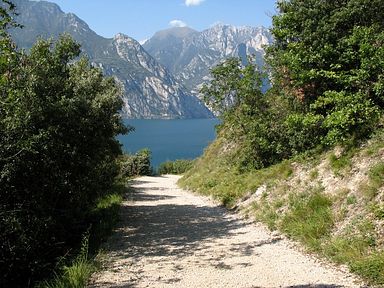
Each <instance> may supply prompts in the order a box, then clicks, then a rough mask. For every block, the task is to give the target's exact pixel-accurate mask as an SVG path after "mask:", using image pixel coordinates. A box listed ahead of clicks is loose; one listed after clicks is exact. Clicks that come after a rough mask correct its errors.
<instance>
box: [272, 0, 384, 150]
mask: <svg viewBox="0 0 384 288" xmlns="http://www.w3.org/2000/svg"><path fill="white" fill-rule="evenodd" d="M278 7H279V9H280V14H278V15H276V16H274V17H273V28H272V33H273V35H274V37H275V43H274V44H273V45H272V46H271V47H270V48H268V52H267V58H268V62H269V65H270V68H271V72H272V75H273V79H274V89H275V90H276V91H283V94H284V97H287V98H290V99H294V100H292V101H296V102H297V104H296V106H295V107H294V110H293V111H292V112H293V113H299V115H301V119H300V118H297V117H296V118H294V120H295V121H292V119H290V118H292V116H290V117H289V119H288V122H287V124H288V131H289V133H290V134H291V135H292V136H293V139H295V142H296V143H299V144H300V143H306V142H307V141H313V142H312V143H313V145H316V144H319V143H322V144H325V145H334V144H336V143H340V142H345V141H348V140H349V139H350V138H351V137H357V138H361V137H366V136H367V135H369V133H370V132H371V131H372V130H373V129H375V127H376V125H377V121H378V119H379V115H381V113H382V109H383V104H384V102H383V99H384V98H383V95H384V89H383V88H384V85H383V79H384V60H383V59H384V57H383V55H384V45H383V43H384V42H383V40H384V32H383V28H384V21H383V17H382V13H381V12H380V11H382V9H384V2H383V1H380V0H375V1H367V0H343V1H315V0H310V1H305V2H303V1H300V0H292V1H280V2H278ZM295 111H296V112H295ZM308 124H309V126H308ZM303 128H304V130H303ZM316 128H317V129H316ZM292 136H290V137H289V138H290V140H291V138H292ZM306 136H307V138H306ZM314 136H315V137H314ZM298 137H299V138H298ZM297 138H298V139H297ZM308 138H309V139H310V140H308ZM305 146H308V145H305Z"/></svg>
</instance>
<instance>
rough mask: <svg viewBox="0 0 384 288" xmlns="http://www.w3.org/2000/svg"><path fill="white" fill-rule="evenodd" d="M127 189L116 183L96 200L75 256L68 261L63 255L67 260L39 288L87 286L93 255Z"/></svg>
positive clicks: (94, 266) (94, 265)
mask: <svg viewBox="0 0 384 288" xmlns="http://www.w3.org/2000/svg"><path fill="white" fill-rule="evenodd" d="M126 189H127V188H126V187H124V186H123V185H116V186H115V188H114V191H112V192H111V193H110V194H108V195H105V196H104V197H102V198H100V199H99V200H98V201H97V203H96V205H95V208H94V209H93V211H92V212H91V215H90V218H91V219H92V226H91V227H90V229H89V231H88V232H87V233H86V234H85V235H84V237H83V241H82V243H81V247H80V249H79V251H78V253H77V255H76V257H74V258H73V259H72V260H71V261H68V259H63V260H62V261H61V263H63V262H68V264H61V265H59V266H60V268H59V270H58V272H56V273H55V275H54V277H53V279H51V280H49V281H44V282H42V283H40V284H39V285H38V286H37V287H38V288H84V287H86V285H87V282H88V280H89V278H90V276H91V275H92V273H93V272H95V271H96V270H97V263H96V261H95V260H94V256H95V255H96V254H97V253H98V250H99V248H100V245H101V244H102V243H103V242H104V241H105V240H106V239H107V238H108V236H109V235H110V234H111V232H112V230H113V227H115V225H116V223H117V221H118V220H119V207H120V204H121V202H122V201H123V197H122V195H123V194H124V193H125V192H126Z"/></svg>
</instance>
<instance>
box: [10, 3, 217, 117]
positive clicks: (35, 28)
mask: <svg viewBox="0 0 384 288" xmlns="http://www.w3.org/2000/svg"><path fill="white" fill-rule="evenodd" d="M13 2H14V3H15V4H16V6H17V12H18V13H19V16H18V17H17V18H16V21H17V22H19V23H21V24H22V25H24V28H23V29H15V30H13V31H11V34H12V36H13V38H14V40H15V42H16V43H17V44H18V46H19V47H21V48H25V49H29V48H30V47H31V46H32V45H33V43H34V42H35V41H36V39H37V38H38V37H43V38H49V37H53V38H57V36H58V35H60V34H62V33H64V32H66V33H69V34H70V35H72V37H73V38H74V39H76V40H77V41H78V42H79V43H80V44H81V45H82V49H83V51H84V53H85V54H87V55H88V57H89V59H90V61H91V62H92V63H93V65H96V66H98V67H100V68H102V69H103V71H104V73H105V74H106V75H110V76H114V77H115V78H116V79H117V80H118V81H119V82H120V83H121V84H122V85H123V87H124V91H125V93H124V97H123V100H124V109H123V112H124V115H125V116H126V117H128V118H167V119H168V118H207V117H212V113H211V112H210V111H209V110H208V109H207V108H206V107H205V106H204V105H203V104H202V103H201V102H200V100H199V99H197V98H196V97H195V96H193V95H192V94H191V93H190V92H188V90H187V89H185V88H184V87H183V85H181V84H180V82H179V81H178V80H177V79H175V77H173V76H172V74H170V73H169V72H168V71H167V69H166V68H165V67H164V66H163V65H161V64H160V63H159V62H157V61H156V60H155V59H154V58H153V57H152V56H150V55H149V54H148V53H147V52H146V51H145V50H144V49H143V47H142V46H141V45H140V44H139V43H138V42H137V41H136V40H134V39H132V38H130V37H128V36H126V35H123V34H117V35H116V36H115V37H114V38H113V39H107V38H103V37H101V36H99V35H97V34H96V33H95V32H94V31H92V30H91V29H90V28H89V26H88V25H87V24H86V23H85V22H84V21H82V20H81V19H80V18H78V17H77V16H76V15H75V14H72V13H64V12H63V11H62V10H61V9H60V7H59V6H58V5H56V4H53V3H50V2H46V1H28V0H14V1H13Z"/></svg>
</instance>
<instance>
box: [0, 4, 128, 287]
mask: <svg viewBox="0 0 384 288" xmlns="http://www.w3.org/2000/svg"><path fill="white" fill-rule="evenodd" d="M6 3H8V1H4V0H3V1H2V7H6V6H4V5H6ZM7 16H8V14H7V10H6V9H5V8H4V9H3V8H2V9H1V10H0V17H1V23H2V25H1V27H0V29H2V30H1V33H0V34H1V35H0V49H1V52H2V53H1V54H0V85H1V91H2V93H1V101H0V198H1V203H0V259H1V261H0V271H1V275H0V277H1V278H0V286H3V287H18V286H22V287H25V286H27V285H29V284H28V283H33V282H34V281H35V280H37V279H41V278H43V277H45V276H47V275H49V273H50V272H51V270H52V269H53V268H54V267H55V265H56V261H57V259H58V257H60V256H62V255H65V254H67V253H68V252H69V251H71V250H72V249H73V247H76V245H78V243H80V241H81V235H83V233H84V232H85V231H86V230H87V229H88V227H89V223H90V222H89V218H88V217H89V214H90V212H91V210H92V208H93V207H94V205H95V203H96V201H97V199H99V198H100V197H102V196H103V195H105V194H106V193H107V191H108V190H109V189H110V188H111V187H112V185H113V183H114V181H115V177H116V176H117V174H118V165H117V163H116V161H115V160H116V158H117V156H119V155H120V154H121V150H120V145H119V143H118V142H117V140H116V139H115V137H116V136H117V135H118V134H121V133H125V132H127V129H126V128H125V127H124V126H123V124H122V121H121V118H120V115H119V113H118V112H119V110H120V109H121V105H122V100H121V98H120V94H121V89H120V87H119V86H118V84H117V83H116V82H115V81H114V79H113V78H105V77H104V76H103V74H102V72H101V70H99V69H97V68H93V67H92V66H91V65H90V64H89V62H88V61H87V60H86V59H85V58H81V59H79V58H78V57H79V55H80V46H79V45H78V44H77V43H76V42H74V40H72V39H71V38H70V37H69V36H68V35H63V36H61V37H60V39H59V40H58V41H57V42H56V43H53V42H51V41H46V40H39V41H38V42H37V43H36V44H35V45H34V46H33V47H32V49H31V50H30V53H29V54H25V53H21V52H19V51H17V50H16V48H15V47H16V46H15V45H14V43H13V42H12V40H11V39H10V38H9V36H8V35H7V33H6V31H5V30H3V29H4V28H7V26H8V25H7V22H8V21H11V20H10V19H11V18H9V17H7Z"/></svg>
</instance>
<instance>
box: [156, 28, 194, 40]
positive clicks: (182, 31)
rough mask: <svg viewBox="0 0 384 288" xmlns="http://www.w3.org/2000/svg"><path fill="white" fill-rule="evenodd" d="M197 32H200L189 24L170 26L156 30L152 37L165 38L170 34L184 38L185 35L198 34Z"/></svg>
mask: <svg viewBox="0 0 384 288" xmlns="http://www.w3.org/2000/svg"><path fill="white" fill-rule="evenodd" d="M196 33H199V32H197V31H196V30H194V29H192V28H190V27H187V26H186V27H172V28H168V29H164V30H160V31H158V32H156V33H155V35H153V37H152V38H158V39H165V38H167V37H170V36H173V37H176V38H184V37H188V36H190V35H191V34H196ZM152 38H151V39H152Z"/></svg>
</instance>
